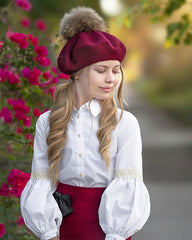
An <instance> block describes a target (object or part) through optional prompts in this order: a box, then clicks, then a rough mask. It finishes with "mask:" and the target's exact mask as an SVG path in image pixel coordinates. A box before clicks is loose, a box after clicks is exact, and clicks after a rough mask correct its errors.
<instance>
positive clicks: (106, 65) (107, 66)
mask: <svg viewBox="0 0 192 240" xmlns="http://www.w3.org/2000/svg"><path fill="white" fill-rule="evenodd" d="M95 66H97V67H105V68H108V67H110V66H107V65H95ZM120 66H121V65H120V64H118V65H116V66H114V67H113V68H116V67H120Z"/></svg>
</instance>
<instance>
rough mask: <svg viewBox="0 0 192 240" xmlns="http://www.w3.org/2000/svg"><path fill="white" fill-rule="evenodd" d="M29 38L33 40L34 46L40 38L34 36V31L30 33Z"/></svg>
mask: <svg viewBox="0 0 192 240" xmlns="http://www.w3.org/2000/svg"><path fill="white" fill-rule="evenodd" d="M27 37H28V39H29V41H31V43H32V45H33V46H36V45H37V44H38V38H37V37H34V36H33V34H32V33H30V34H28V36H27Z"/></svg>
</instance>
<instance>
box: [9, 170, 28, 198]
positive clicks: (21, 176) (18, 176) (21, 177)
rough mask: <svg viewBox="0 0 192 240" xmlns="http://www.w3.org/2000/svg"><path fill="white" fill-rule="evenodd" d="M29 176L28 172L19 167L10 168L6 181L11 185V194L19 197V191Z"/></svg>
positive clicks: (20, 191)
mask: <svg viewBox="0 0 192 240" xmlns="http://www.w3.org/2000/svg"><path fill="white" fill-rule="evenodd" d="M29 178H30V174H29V173H24V172H22V171H21V170H19V169H12V170H11V171H10V173H9V175H8V177H7V182H8V184H9V186H10V187H11V194H12V195H14V196H16V197H18V198H20V196H21V193H22V191H23V189H24V187H25V185H26V183H27V182H28V180H29Z"/></svg>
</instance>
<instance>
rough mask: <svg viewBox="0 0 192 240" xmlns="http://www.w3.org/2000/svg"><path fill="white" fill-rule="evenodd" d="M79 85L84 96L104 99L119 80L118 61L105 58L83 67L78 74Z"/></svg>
mask: <svg viewBox="0 0 192 240" xmlns="http://www.w3.org/2000/svg"><path fill="white" fill-rule="evenodd" d="M78 78H79V80H78V82H79V87H80V88H81V93H82V94H84V96H87V97H88V98H90V96H93V98H97V99H106V98H108V97H109V96H110V94H111V93H112V92H113V91H114V89H115V88H116V86H117V84H118V83H119V81H120V80H121V70H120V62H119V61H117V60H107V61H102V62H97V63H94V64H92V65H90V66H89V67H85V68H84V69H82V70H81V71H80V72H79V74H78Z"/></svg>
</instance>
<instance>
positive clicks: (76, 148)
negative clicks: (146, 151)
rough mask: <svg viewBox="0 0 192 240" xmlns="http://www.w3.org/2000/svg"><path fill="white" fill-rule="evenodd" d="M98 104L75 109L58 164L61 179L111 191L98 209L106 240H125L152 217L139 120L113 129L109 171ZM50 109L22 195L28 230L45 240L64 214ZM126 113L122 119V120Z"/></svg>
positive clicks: (42, 122)
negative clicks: (51, 175) (50, 148)
mask: <svg viewBox="0 0 192 240" xmlns="http://www.w3.org/2000/svg"><path fill="white" fill-rule="evenodd" d="M100 111H101V108H100V104H99V102H98V101H97V100H96V99H94V100H92V102H91V104H90V109H89V104H88V103H86V104H84V105H82V106H81V108H80V109H79V110H76V109H75V108H74V109H73V113H72V117H71V120H70V121H69V123H68V129H67V136H68V139H67V143H66V145H65V148H64V149H63V152H62V160H61V161H60V164H59V181H60V182H61V183H65V184H69V185H73V186H80V187H93V188H94V187H106V189H105V191H104V193H103V195H102V198H101V203H100V207H99V222H100V226H101V228H102V229H103V231H104V232H105V233H106V238H105V240H125V239H126V238H128V237H129V236H131V235H133V234H134V233H135V232H137V231H139V230H140V229H141V228H142V227H143V225H144V224H145V222H146V221H147V219H148V217H149V213H150V198H149V194H148V191H147V189H146V186H145V185H144V183H143V178H142V153H141V151H142V147H141V136H140V129H139V125H138V121H137V120H136V118H135V117H134V116H133V115H132V114H131V113H129V112H127V111H124V112H123V118H122V119H121V120H120V122H119V123H118V125H117V127H116V128H115V129H114V130H113V131H112V143H111V147H110V153H111V165H110V167H109V169H106V167H105V161H104V160H103V159H102V157H101V155H100V153H99V151H98V149H99V141H98V139H97V134H96V133H97V130H98V127H99V114H100ZM49 114H50V111H48V112H46V113H44V114H42V115H41V116H40V117H39V119H38V121H37V123H36V132H35V140H34V154H33V161H32V173H31V178H30V180H29V181H28V183H27V185H26V187H25V189H24V191H23V192H22V195H21V200H20V206H21V212H22V215H23V218H24V221H25V223H26V225H27V226H28V228H29V229H30V230H31V231H32V232H33V233H34V234H35V235H36V236H37V237H38V238H40V239H41V240H47V239H49V238H52V237H54V236H56V235H57V234H58V233H59V227H60V225H61V222H62V214H61V212H60V210H59V208H58V206H57V203H56V201H55V200H54V198H53V196H52V194H53V192H54V191H55V189H56V187H51V182H50V180H49V179H48V177H47V169H48V157H47V144H46V137H47V134H48V132H49V123H48V117H49ZM120 114H121V110H120V109H118V112H117V115H118V118H119V117H120Z"/></svg>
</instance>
